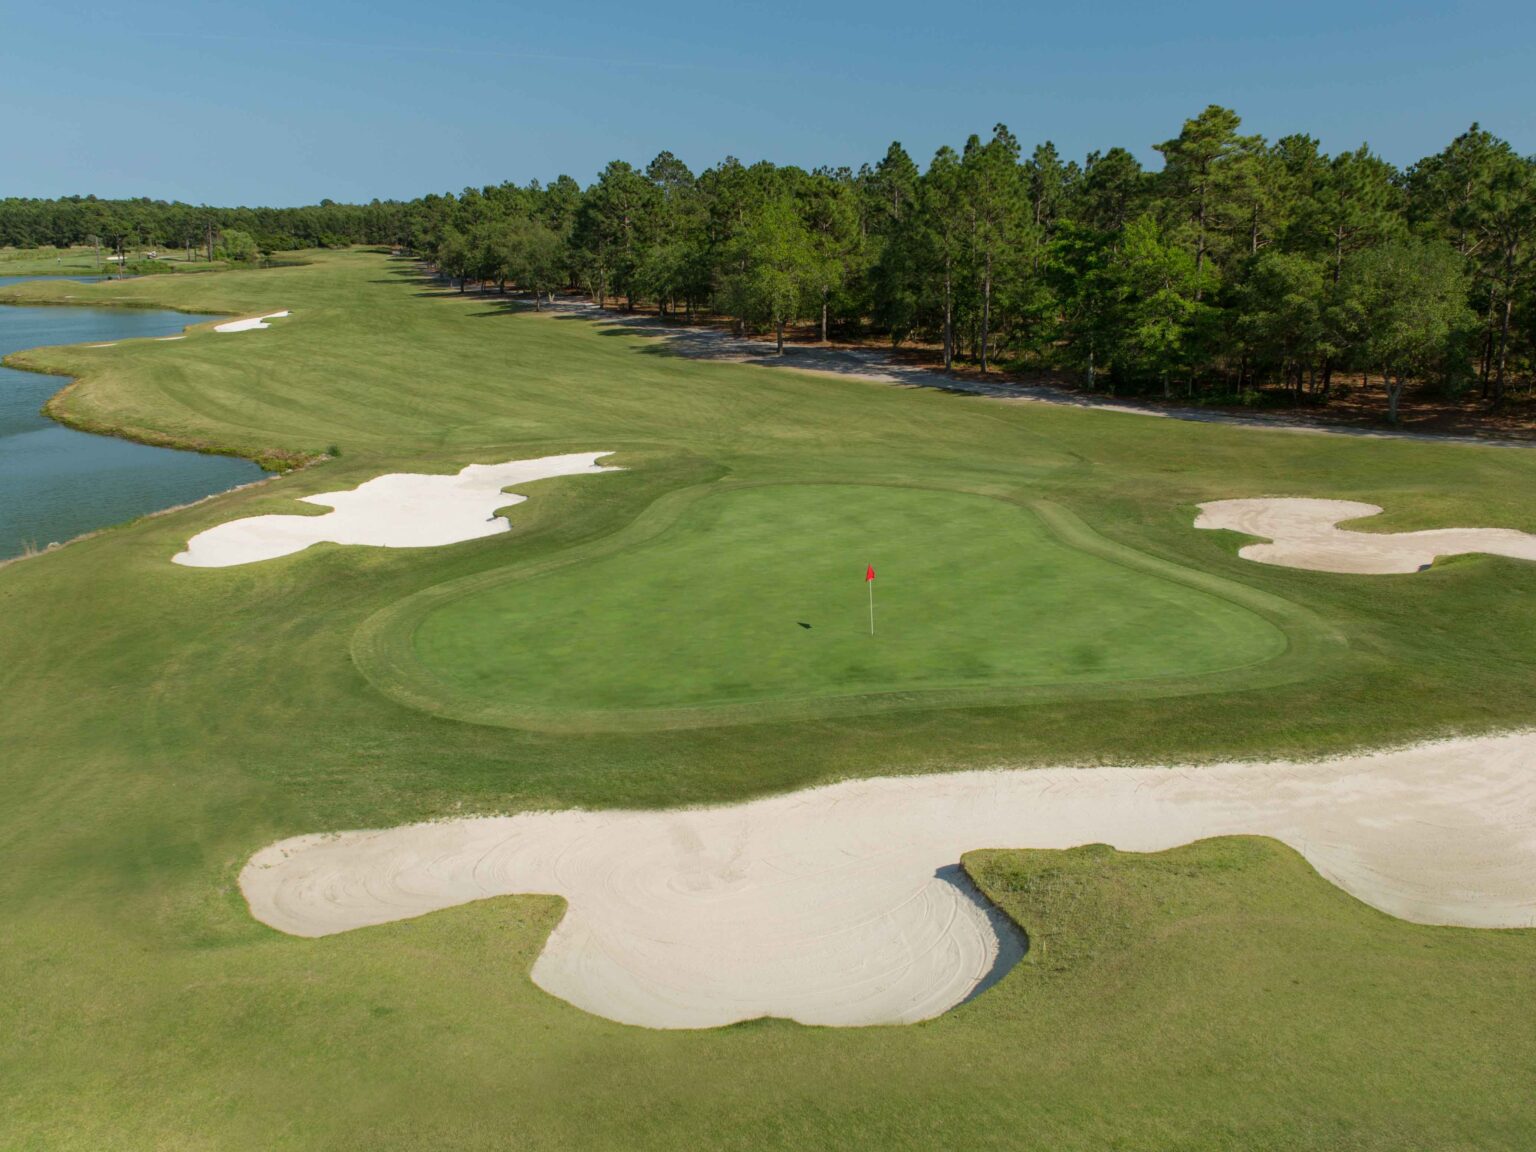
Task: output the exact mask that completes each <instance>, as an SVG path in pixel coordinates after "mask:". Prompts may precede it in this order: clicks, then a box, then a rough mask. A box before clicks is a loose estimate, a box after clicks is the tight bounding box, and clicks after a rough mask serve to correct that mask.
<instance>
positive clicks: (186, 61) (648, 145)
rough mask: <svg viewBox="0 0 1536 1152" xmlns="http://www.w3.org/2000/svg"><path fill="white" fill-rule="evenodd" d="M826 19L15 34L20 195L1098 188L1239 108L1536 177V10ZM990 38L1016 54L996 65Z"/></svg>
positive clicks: (39, 14) (476, 13) (190, 16)
mask: <svg viewBox="0 0 1536 1152" xmlns="http://www.w3.org/2000/svg"><path fill="white" fill-rule="evenodd" d="M810 11H811V10H809V9H796V8H790V9H782V10H779V11H778V12H776V13H771V14H767V15H761V14H758V13H755V12H748V13H742V12H740V11H737V10H733V11H729V12H710V13H708V14H707V19H706V18H703V17H696V16H694V15H693V14H692V13H691V12H690V13H685V14H683V15H679V16H677V17H675V18H672V19H667V20H661V21H658V20H656V19H654V18H653V17H652V16H650V15H649V14H648V13H645V12H641V11H638V10H635V9H633V8H630V7H626V8H623V9H620V8H618V7H617V6H616V5H599V6H597V7H596V8H593V9H584V10H583V11H582V12H581V13H578V14H566V13H560V12H549V11H539V10H526V11H519V12H518V13H516V14H515V16H512V15H509V14H507V13H505V12H504V11H502V10H500V9H498V8H496V7H495V6H492V5H487V4H480V3H475V4H470V5H466V6H463V7H462V8H456V9H453V10H452V11H447V12H441V13H437V14H436V15H435V16H434V20H435V22H436V26H435V28H434V29H433V31H432V32H431V33H430V34H429V35H422V34H421V32H420V30H419V29H413V28H411V20H410V8H409V7H407V6H405V5H401V4H398V3H390V4H385V5H383V6H380V7H375V8H368V9H364V8H362V7H361V6H357V5H352V4H346V5H341V6H334V5H333V6H328V7H327V8H326V10H325V11H324V12H315V11H313V10H307V9H301V8H299V7H298V6H297V5H294V4H292V3H280V4H278V5H276V6H275V7H269V8H268V9H264V16H263V20H262V21H261V24H260V26H259V27H258V28H254V29H253V28H252V26H251V20H250V17H249V16H248V15H247V14H246V12H245V10H244V9H238V8H235V7H234V6H233V5H230V4H227V3H222V2H221V3H216V4H212V5H200V6H198V7H197V8H195V9H193V8H191V7H190V6H188V5H185V4H181V3H177V2H174V0H173V2H161V3H153V4H150V5H148V6H147V7H141V8H139V9H136V10H135V12H134V13H133V15H132V17H131V18H128V17H113V16H101V17H98V18H96V19H95V20H94V21H93V24H92V26H91V27H90V28H89V29H86V30H84V31H81V30H80V29H79V28H77V27H73V26H71V21H69V19H68V18H67V17H65V16H64V15H63V14H62V13H60V12H56V11H51V10H45V11H39V10H27V11H25V12H13V13H10V14H8V25H9V30H10V36H9V40H10V42H11V44H12V53H11V56H12V60H11V61H10V67H8V68H7V70H6V74H5V76H4V78H0V95H3V97H4V98H7V99H8V100H9V101H10V103H11V104H12V105H13V106H26V107H27V108H28V114H27V116H26V117H24V118H17V120H16V122H15V126H14V130H15V136H16V140H15V142H14V143H13V146H12V149H11V163H10V165H9V167H10V172H9V173H8V176H9V178H8V180H7V181H6V184H5V186H4V187H0V196H17V197H26V198H43V199H55V198H59V197H64V196H96V197H98V198H100V199H138V198H141V197H147V198H149V199H151V200H175V201H181V202H184V203H187V204H193V205H219V206H231V207H232V206H250V207H258V206H259V207H297V206H301V205H309V204H318V203H320V202H321V201H322V200H327V199H329V200H333V201H336V202H339V203H367V202H368V201H371V200H373V199H379V200H411V199H414V198H417V197H420V196H423V195H427V194H430V193H434V192H435V193H442V192H457V191H458V190H460V189H462V188H466V187H473V188H478V187H484V186H487V185H497V184H501V183H504V182H511V183H514V184H518V185H526V184H527V183H528V182H529V181H530V180H534V179H537V180H539V181H541V182H545V183H547V182H548V181H550V180H552V179H554V178H555V177H557V176H559V175H561V174H566V175H570V176H572V177H573V178H575V179H576V180H577V181H579V182H580V183H581V184H583V186H585V185H587V184H589V183H590V182H591V181H592V180H593V179H595V178H596V176H597V173H598V172H599V171H600V170H601V168H602V167H603V165H604V164H606V163H608V162H609V161H610V160H614V159H622V160H627V161H629V162H630V163H632V164H635V165H636V166H643V165H644V164H646V163H647V162H649V161H650V160H651V159H652V158H653V157H654V156H656V155H657V154H658V153H660V152H663V151H670V152H672V153H673V154H675V155H676V156H678V157H679V158H680V159H681V160H683V161H684V162H685V163H686V164H687V165H688V166H689V167H690V168H691V169H692V170H694V171H695V172H698V171H702V170H703V169H705V168H708V167H710V166H712V165H715V164H718V163H719V162H721V161H722V160H724V159H725V158H726V157H727V156H735V157H737V158H739V159H741V160H742V161H743V162H744V163H747V164H751V163H755V162H757V161H758V160H767V161H770V162H772V163H774V164H777V165H794V166H798V167H801V168H805V169H808V170H809V169H814V168H816V167H819V166H823V165H826V166H833V167H837V166H843V165H847V166H849V167H853V168H857V167H858V166H859V165H860V164H861V163H866V162H867V163H871V164H873V163H874V162H875V161H877V160H878V159H879V158H880V157H881V156H882V155H883V154H884V152H885V149H886V148H887V146H888V145H889V144H890V143H891V142H892V141H893V140H894V141H899V142H900V143H901V144H902V145H903V147H905V148H906V150H907V151H908V153H909V154H910V155H911V156H912V158H913V160H914V161H916V162H917V163H918V165H919V166H920V167H926V165H927V163H928V161H929V159H931V157H932V155H933V153H934V151H935V150H936V149H937V148H938V147H940V146H942V145H945V144H948V145H951V146H955V147H958V146H959V145H960V144H962V143H963V142H964V140H965V139H966V137H967V136H969V135H970V134H972V133H976V134H979V135H982V136H985V135H986V134H987V133H989V132H990V130H991V128H992V125H994V124H996V123H998V122H1002V123H1006V124H1007V125H1009V127H1010V128H1011V129H1012V130H1013V131H1014V132H1015V134H1017V135H1018V137H1019V138H1020V140H1021V141H1022V142H1024V144H1025V146H1026V148H1028V147H1032V146H1033V145H1034V144H1037V143H1042V142H1044V141H1046V140H1050V141H1052V142H1053V143H1054V144H1055V145H1056V147H1057V149H1058V151H1059V152H1060V153H1061V155H1062V156H1063V158H1065V159H1073V160H1077V161H1081V160H1082V159H1083V157H1084V156H1085V155H1087V153H1089V152H1091V151H1094V150H1099V151H1104V150H1107V149H1109V148H1111V147H1116V146H1118V147H1123V148H1126V149H1128V150H1129V151H1130V152H1132V153H1133V154H1134V155H1136V156H1137V158H1138V159H1140V160H1141V161H1142V162H1143V163H1144V164H1146V165H1147V166H1148V167H1149V168H1152V169H1154V170H1155V169H1156V168H1158V167H1160V157H1159V156H1158V155H1157V153H1156V152H1155V151H1153V145H1154V144H1156V143H1157V142H1159V141H1161V140H1165V139H1168V138H1170V137H1172V136H1174V135H1176V134H1177V132H1178V130H1179V127H1180V125H1181V124H1182V123H1183V121H1184V120H1185V119H1187V118H1189V117H1192V116H1194V115H1197V114H1198V113H1199V112H1200V111H1201V110H1202V109H1203V108H1205V107H1206V106H1207V105H1208V104H1212V103H1215V104H1221V105H1224V106H1226V107H1229V108H1232V109H1233V110H1235V111H1236V112H1237V113H1238V114H1239V115H1241V116H1242V117H1243V127H1244V131H1246V132H1250V133H1258V134H1262V135H1263V136H1265V137H1266V138H1267V139H1270V140H1274V139H1277V138H1279V137H1281V136H1284V135H1287V134H1289V133H1293V132H1299V133H1305V134H1307V135H1311V136H1314V137H1316V138H1317V139H1318V140H1319V141H1320V144H1321V147H1322V148H1323V150H1324V151H1326V152H1328V153H1337V152H1339V151H1343V150H1346V149H1353V148H1356V147H1359V146H1360V145H1361V144H1362V143H1365V144H1369V145H1370V146H1371V147H1372V149H1373V150H1374V151H1376V152H1377V153H1378V154H1379V155H1381V156H1382V157H1383V158H1384V159H1386V160H1388V161H1389V162H1391V163H1393V164H1394V165H1396V166H1398V167H1400V168H1403V167H1407V166H1408V165H1410V164H1412V163H1413V162H1414V161H1416V160H1418V159H1420V158H1422V157H1424V156H1427V155H1431V154H1433V153H1435V152H1437V151H1439V150H1440V149H1442V148H1444V147H1445V146H1446V145H1447V144H1448V143H1449V142H1450V141H1451V140H1452V139H1454V138H1455V137H1456V136H1457V135H1458V134H1460V133H1461V132H1464V131H1466V130H1467V128H1468V127H1469V126H1470V125H1471V124H1472V123H1474V122H1476V123H1479V124H1481V125H1482V126H1483V127H1484V128H1486V129H1487V130H1488V131H1490V132H1492V133H1494V134H1495V135H1497V136H1500V137H1502V138H1504V139H1506V140H1508V141H1509V142H1510V143H1511V145H1512V146H1513V147H1514V148H1515V149H1516V150H1517V151H1518V152H1520V153H1522V154H1530V153H1532V152H1533V151H1536V111H1533V108H1536V77H1533V76H1532V75H1531V72H1530V70H1529V68H1528V67H1527V66H1526V64H1525V63H1524V59H1525V57H1526V56H1527V55H1528V53H1529V49H1530V47H1531V45H1532V44H1533V43H1536V12H1532V11H1529V10H1526V9H1523V8H1516V7H1515V6H1514V5H1511V4H1485V5H1480V6H1478V7H1477V9H1476V10H1475V11H1474V12H1473V13H1470V14H1469V13H1467V12H1465V11H1462V12H1456V13H1448V12H1444V11H1439V10H1435V9H1431V8H1430V7H1429V6H1428V5H1425V4H1418V3H1415V4H1411V5H1408V6H1404V7H1400V8H1398V9H1396V10H1394V11H1391V12H1381V11H1377V10H1373V9H1371V8H1370V7H1369V6H1367V5H1363V4H1351V5H1329V6H1327V7H1324V6H1323V5H1322V4H1320V3H1315V2H1309V3H1307V4H1305V5H1303V6H1300V7H1293V8H1291V9H1288V10H1287V11H1286V12H1285V13H1283V14H1272V13H1263V12H1261V13H1255V12H1238V13H1233V12H1231V11H1228V10H1225V9H1221V8H1217V7H1216V6H1215V5H1211V4H1209V3H1206V4H1201V5H1199V6H1198V7H1197V8H1195V9H1193V10H1189V11H1185V12H1182V13H1181V14H1180V15H1179V17H1178V18H1177V20H1176V21H1170V18H1169V17H1167V16H1164V15H1162V14H1159V13H1155V12H1146V11H1143V10H1139V9H1137V8H1135V7H1134V6H1132V5H1130V4H1127V3H1123V2H1120V0H1116V2H1115V3H1112V4H1109V5H1105V6H1102V7H1101V9H1100V10H1099V11H1097V12H1094V13H1075V12H1059V11H1048V12H1047V11H1027V10H1018V9H1008V10H1007V11H1002V10H997V11H993V12H991V13H990V14H988V13H987V10H986V6H979V7H978V9H976V10H975V11H976V12H978V13H979V15H977V16H976V18H974V19H959V20H953V21H950V22H948V23H946V24H944V25H942V26H939V27H935V28H928V27H924V28H922V30H921V32H920V34H914V31H913V23H912V17H914V16H915V15H916V14H917V13H918V12H919V11H920V10H918V9H916V7H915V6H912V5H902V6H897V7H895V8H882V9H879V10H875V9H874V8H873V6H872V5H868V4H861V5H857V6H855V7H854V8H852V9H846V10H844V11H841V12H839V13H837V14H835V15H829V14H826V13H822V12H815V16H814V28H815V29H819V30H821V34H820V35H815V34H812V32H809V31H807V32H798V31H797V30H798V29H799V27H800V26H801V19H802V14H803V13H808V12H810ZM866 13H876V15H872V16H870V17H869V18H868V19H865V14H866ZM805 19H806V20H807V21H809V16H806V17H805ZM1170 23H1177V25H1178V27H1174V28H1170V27H1167V26H1166V25H1168V24H1170ZM764 27H766V28H768V29H769V30H774V31H777V33H778V35H777V39H776V41H775V42H774V44H773V45H770V47H771V48H773V50H774V51H775V52H777V55H773V54H771V53H765V52H764V51H763V50H762V47H761V45H762V43H763V32H762V29H763V28H764ZM1315 29H1322V31H1315ZM1493 29H1497V34H1496V35H1494V34H1490V33H1491V30H1493ZM979 30H980V31H982V32H983V33H984V35H985V39H986V40H987V42H988V43H990V44H1002V45H1005V46H1007V45H1018V46H1019V48H1018V50H1017V51H1016V52H1010V50H1009V49H1008V48H1007V47H1005V48H1003V49H1000V50H996V51H993V52H990V53H988V54H986V55H984V56H981V57H979V58H977V57H976V56H975V54H973V53H970V52H969V51H968V48H969V45H970V44H971V43H973V42H975V40H976V38H977V34H978V31H979ZM59 44H67V45H68V47H67V50H64V51H66V53H67V59H66V60H63V61H60V60H59V59H58V58H57V57H58V53H59V51H60V50H59V49H56V48H54V47H53V46H54V45H59ZM789 48H792V49H793V52H790V51H789ZM1192 62H1195V63H1194V64H1192ZM402 69H403V70H405V77H404V79H402ZM40 90H41V91H46V92H48V94H49V95H48V99H47V100H46V101H38V100H37V99H36V93H37V92H38V91H40ZM1431 96H1432V99H1433V105H1434V106H1433V108H1427V107H1424V106H1423V105H1424V104H1426V103H1428V102H1429V100H1430V98H1431ZM616 110H619V111H620V112H621V113H622V115H616V114H615V111H616ZM146 124H147V125H148V126H147V127H146ZM168 161H169V162H168Z"/></svg>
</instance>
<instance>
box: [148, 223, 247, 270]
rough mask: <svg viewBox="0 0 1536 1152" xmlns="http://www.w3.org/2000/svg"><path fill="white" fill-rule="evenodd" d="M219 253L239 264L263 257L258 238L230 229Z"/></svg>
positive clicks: (221, 240)
mask: <svg viewBox="0 0 1536 1152" xmlns="http://www.w3.org/2000/svg"><path fill="white" fill-rule="evenodd" d="M123 242H124V244H125V245H127V246H132V244H133V243H134V238H133V237H132V236H131V235H129V236H125V237H124V238H123ZM125 250H126V249H125ZM218 253H219V257H220V259H223V260H231V261H233V262H235V263H237V264H249V263H251V262H252V261H253V260H255V259H256V258H257V257H258V256H260V255H261V250H260V249H259V248H258V247H257V246H256V238H255V237H254V236H252V235H251V234H250V233H249V232H242V231H240V229H238V228H230V229H227V230H226V231H225V232H223V233H222V234H221V235H220V236H219V247H218Z"/></svg>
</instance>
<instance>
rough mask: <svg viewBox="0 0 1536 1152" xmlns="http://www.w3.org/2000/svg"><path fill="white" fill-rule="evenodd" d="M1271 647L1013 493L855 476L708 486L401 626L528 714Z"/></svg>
mask: <svg viewBox="0 0 1536 1152" xmlns="http://www.w3.org/2000/svg"><path fill="white" fill-rule="evenodd" d="M868 562H875V566H876V569H877V572H878V575H877V578H876V582H875V604H876V610H875V629H874V632H873V634H872V633H871V628H870V616H869V607H868V600H867V599H866V591H867V590H866V587H865V580H864V570H865V565H866V563H868ZM1285 643H1286V641H1285V636H1284V634H1283V633H1282V632H1281V631H1280V629H1279V628H1277V627H1276V626H1275V625H1274V624H1272V623H1270V622H1269V621H1267V620H1265V619H1264V618H1263V617H1261V616H1259V615H1257V614H1256V613H1255V612H1253V611H1252V610H1250V609H1248V608H1245V607H1242V606H1241V605H1238V604H1236V603H1233V602H1231V601H1229V600H1225V599H1222V598H1220V597H1218V596H1216V595H1212V594H1211V593H1209V592H1205V591H1201V590H1198V589H1196V588H1193V587H1190V586H1188V585H1186V584H1181V583H1178V582H1176V581H1174V580H1170V579H1166V578H1163V577H1160V576H1157V575H1154V574H1152V573H1150V572H1148V571H1146V570H1143V569H1137V568H1135V567H1132V566H1129V565H1126V564H1117V563H1112V562H1111V561H1109V560H1106V559H1102V558H1100V557H1097V556H1093V555H1090V554H1088V553H1086V552H1082V551H1079V550H1077V549H1076V548H1073V547H1071V546H1070V545H1068V544H1065V543H1064V542H1062V541H1060V540H1058V539H1057V538H1056V537H1055V536H1054V535H1053V534H1052V533H1051V532H1050V531H1049V530H1048V529H1047V527H1046V525H1045V524H1044V523H1043V522H1042V521H1041V520H1040V518H1039V517H1038V516H1037V515H1035V514H1034V513H1033V512H1031V511H1030V510H1029V509H1027V508H1025V507H1022V506H1020V505H1017V504H1013V503H1009V502H1007V501H1002V500H994V499H989V498H986V497H982V496H975V495H969V494H965V493H954V492H942V491H932V490H926V489H919V488H902V487H877V486H873V485H856V484H797V485H768V486H763V487H757V488H750V489H745V490H726V491H722V492H717V493H712V494H706V495H704V496H703V497H702V498H700V499H696V500H694V501H692V502H691V503H689V504H688V505H687V506H686V507H685V508H684V510H683V511H682V513H681V514H680V515H679V517H678V519H677V521H676V522H675V523H674V524H673V525H671V526H670V527H669V528H667V529H665V530H663V531H662V532H660V533H659V534H658V535H657V536H655V537H654V538H652V539H649V540H646V541H643V542H641V543H639V544H636V545H634V546H632V547H629V548H625V549H623V550H620V551H617V552H612V553H610V554H608V555H605V556H602V557H600V558H598V559H596V560H593V561H591V562H589V563H583V562H580V561H577V562H573V563H570V564H566V565H562V566H560V567H557V568H554V569H551V570H546V571H542V572H540V573H538V574H536V575H533V576H529V577H526V578H518V575H517V573H516V572H514V573H513V574H512V575H511V576H509V577H508V578H507V579H505V580H503V581H499V582H496V583H494V584H491V585H490V586H489V587H483V586H482V587H476V588H474V589H472V590H469V591H466V592H465V593H464V594H463V595H460V596H457V597H454V598H451V599H448V600H447V601H446V602H445V603H442V604H440V605H439V606H437V607H435V608H433V609H432V610H431V611H429V612H428V613H427V614H426V615H425V616H424V617H423V618H422V619H421V620H420V622H419V624H418V625H417V627H416V629H415V636H414V647H415V653H416V656H417V659H418V660H419V664H420V669H421V673H422V675H423V676H424V677H425V678H428V679H429V680H431V681H435V682H436V684H438V685H440V686H441V688H442V689H443V690H446V691H447V692H450V693H452V694H454V695H457V696H461V697H463V698H464V701H466V702H467V705H466V706H467V708H468V710H470V711H472V712H473V711H477V710H478V711H481V712H483V718H494V717H496V716H498V715H501V716H505V717H507V718H508V719H509V721H510V720H512V719H515V718H517V717H518V716H519V715H520V714H521V718H522V719H523V721H524V722H528V723H534V724H537V722H538V720H539V718H540V717H541V716H543V717H546V718H550V717H552V716H559V715H562V714H567V715H568V714H575V715H579V714H582V713H588V712H595V713H600V714H601V713H606V712H610V711H623V710H639V709H651V708H658V709H672V708H690V707H693V708H697V707H710V706H715V705H729V704H742V703H748V702H765V703H767V702H784V701H805V700H810V699H815V698H817V697H823V696H824V697H859V696H864V695H877V694H885V693H933V692H943V691H946V690H956V689H976V688H999V687H1003V686H1007V685H1064V686H1069V685H1074V684H1080V683H1081V684H1093V683H1102V682H1106V681H1132V680H1143V679H1174V678H1180V677H1191V676H1201V675H1209V674H1211V673H1215V672H1221V671H1232V670H1235V669H1240V668H1243V667H1245V666H1247V665H1250V664H1256V663H1259V662H1262V661H1264V660H1267V659H1269V658H1271V657H1273V656H1276V655H1278V654H1279V653H1280V652H1282V651H1283V650H1284V648H1285ZM907 702H908V703H911V702H912V701H910V700H909V701H907ZM464 710H465V707H461V708H460V709H459V711H460V712H462V711H464ZM592 719H593V720H594V721H600V720H601V719H602V717H601V716H597V717H593V718H592ZM635 719H636V720H640V719H643V718H640V717H636V718H635Z"/></svg>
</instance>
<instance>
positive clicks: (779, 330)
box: [773, 320, 784, 356]
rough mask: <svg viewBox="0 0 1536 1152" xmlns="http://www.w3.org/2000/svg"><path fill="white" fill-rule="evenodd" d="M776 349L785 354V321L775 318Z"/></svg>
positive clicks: (780, 353)
mask: <svg viewBox="0 0 1536 1152" xmlns="http://www.w3.org/2000/svg"><path fill="white" fill-rule="evenodd" d="M773 331H774V342H775V345H776V348H775V351H776V352H778V354H779V355H780V356H782V355H784V321H782V320H775V321H774V324H773Z"/></svg>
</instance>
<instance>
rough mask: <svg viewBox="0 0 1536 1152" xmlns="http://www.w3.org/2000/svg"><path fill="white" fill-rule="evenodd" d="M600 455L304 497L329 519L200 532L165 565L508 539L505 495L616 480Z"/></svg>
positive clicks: (474, 468) (242, 523)
mask: <svg viewBox="0 0 1536 1152" xmlns="http://www.w3.org/2000/svg"><path fill="white" fill-rule="evenodd" d="M606 455H608V453H606V452H576V453H573V454H571V455H567V456H543V457H540V458H539V459H537V460H512V461H509V462H507V463H506V464H471V465H469V466H468V467H466V468H465V469H464V470H463V471H461V472H458V473H456V474H454V475H449V476H431V475H424V474H420V473H415V472H391V473H389V474H388V475H385V476H378V477H375V478H374V479H372V480H369V481H368V482H367V483H364V484H360V485H358V486H357V487H356V488H354V489H352V490H351V491H350V492H318V493H316V494H315V495H313V496H302V497H300V499H302V500H303V501H304V502H305V503H306V504H319V505H320V506H321V507H325V508H333V509H335V511H333V512H330V513H328V514H327V515H325V516H248V517H246V518H245V519H243V520H231V521H230V522H229V523H227V524H220V525H219V526H218V527H217V528H210V529H208V530H207V531H206V532H199V533H198V534H197V535H196V536H194V537H192V539H191V540H189V541H188V542H187V550H186V551H185V552H178V553H177V554H176V555H175V556H173V557H171V559H172V560H173V561H175V562H176V563H177V564H185V565H186V566H187V567H189V568H227V567H229V566H231V565H234V564H250V563H253V562H254V561H257V560H271V559H272V558H273V557H276V556H287V555H289V554H291V553H293V552H300V551H303V550H304V549H305V548H308V547H309V546H310V545H311V544H318V543H320V542H321V541H329V542H330V543H332V544H371V545H373V546H374V547H376V548H434V547H439V546H441V545H444V544H457V543H459V542H460V541H462V540H478V539H479V538H481V537H482V536H495V535H497V534H498V533H501V532H506V531H508V530H510V529H511V527H512V525H511V524H510V523H508V522H507V518H506V517H505V516H497V515H494V513H495V511H496V509H498V508H505V507H506V506H507V505H509V504H521V503H522V502H523V501H524V500H526V499H528V497H526V496H513V495H509V494H507V493H506V492H504V491H503V489H505V488H507V487H508V486H510V485H513V484H528V483H531V482H532V481H534V480H546V479H548V478H550V477H552V476H578V475H588V474H591V473H595V472H618V471H620V469H618V468H601V467H599V466H598V465H597V463H596V461H597V458H598V457H599V456H606Z"/></svg>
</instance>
